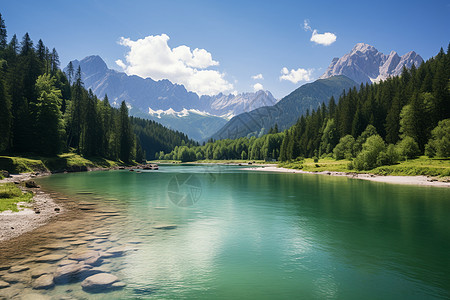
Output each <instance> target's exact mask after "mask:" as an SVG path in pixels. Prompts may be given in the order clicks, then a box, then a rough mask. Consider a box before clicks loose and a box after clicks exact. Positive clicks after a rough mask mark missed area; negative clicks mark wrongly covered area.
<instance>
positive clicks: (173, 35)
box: [0, 0, 450, 98]
mask: <svg viewBox="0 0 450 300" xmlns="http://www.w3.org/2000/svg"><path fill="white" fill-rule="evenodd" d="M0 13H1V14H2V15H3V18H4V19H5V21H6V26H7V31H8V36H9V38H10V37H11V36H12V34H14V33H16V34H17V36H18V38H19V39H21V38H22V36H23V35H24V34H25V32H29V33H30V35H31V38H32V39H33V40H34V41H35V42H37V41H38V40H39V38H41V39H42V40H43V41H44V43H45V44H46V45H47V46H48V47H49V48H53V47H55V48H56V49H57V51H58V53H59V55H60V60H61V63H62V65H63V66H65V65H66V64H67V63H68V62H69V61H70V60H72V59H82V58H83V57H85V56H88V55H93V54H97V55H100V56H101V57H102V58H103V59H104V60H105V61H106V63H107V64H108V66H109V67H110V68H114V69H116V70H123V69H122V68H121V67H119V65H118V64H117V63H116V61H117V60H121V62H122V63H123V66H124V67H125V70H126V71H127V72H128V73H135V74H138V75H141V76H149V75H148V74H152V75H153V77H156V78H155V79H160V78H162V77H164V76H167V77H168V78H169V79H171V80H172V81H178V82H179V83H184V84H185V85H187V86H189V87H190V89H192V90H199V91H200V92H202V91H203V92H204V93H208V91H209V92H211V91H219V90H221V89H223V90H225V89H226V90H227V91H228V92H230V91H237V92H245V91H253V89H254V85H255V84H257V83H259V84H261V85H262V86H263V88H264V89H267V90H270V91H271V92H272V93H273V94H274V96H275V97H277V98H281V97H283V96H285V95H287V94H288V93H290V92H291V91H293V90H294V89H295V88H297V87H299V86H301V85H302V84H304V83H305V82H307V81H310V80H314V79H317V78H318V77H319V76H320V75H321V74H322V73H323V72H324V71H325V69H326V68H327V67H328V65H329V63H330V62H331V60H332V58H333V57H340V56H342V55H344V54H345V53H347V52H349V51H350V50H351V49H352V48H353V46H354V45H355V44H356V43H358V42H364V43H368V44H371V45H373V46H375V48H377V49H378V50H379V51H382V52H383V53H386V54H388V53H390V51H391V50H394V51H396V52H397V53H398V54H399V55H403V54H404V53H406V52H408V51H410V50H414V51H416V52H417V53H419V54H420V55H421V56H422V57H423V58H424V59H428V58H430V57H431V56H433V55H435V54H436V53H437V51H438V50H439V48H440V47H444V49H445V50H446V49H447V45H448V43H449V41H450V1H392V0H391V1H345V2H344V1H282V0H279V1H158V2H155V1H130V0H129V1H113V0H111V1H99V0H97V1H95V0H94V1H93V0H90V1H87V0H86V1H64V0H58V1H56V0H53V1H2V4H1V7H0ZM304 20H308V24H309V26H310V28H311V30H305V29H304ZM313 30H317V31H316V34H319V35H320V34H325V33H329V36H328V37H330V36H331V37H332V36H333V35H334V36H335V37H336V40H335V42H333V43H331V44H330V45H328V46H324V45H321V44H318V43H315V42H312V41H311V40H310V39H311V37H312V34H313ZM122 37H124V38H125V39H128V40H122V42H120V41H121V38H122ZM146 37H149V38H148V39H145V38H146ZM318 37H320V36H318ZM138 40H140V41H139V42H138ZM127 41H128V42H127ZM158 45H159V46H158ZM182 45H185V46H187V47H189V50H186V48H185V47H179V46H182ZM160 46H161V47H162V48H164V47H165V46H168V47H169V48H165V50H167V49H169V51H173V50H174V49H175V48H177V47H179V48H178V50H179V51H173V52H174V53H175V52H176V53H177V54H176V55H175V54H174V53H172V52H170V53H169V54H167V53H162V52H161V53H160V56H158V55H155V53H149V51H150V52H151V51H159V50H158V49H160V48H158V47H160ZM162 48H161V49H162ZM196 48H198V49H204V50H201V51H200V50H199V52H198V53H195V52H194V49H196ZM181 50H183V51H181ZM166 52H167V51H166ZM127 55H128V56H129V61H127V57H126V56H127ZM167 55H169V56H167ZM185 55H188V56H189V58H186V56H185ZM190 55H192V56H190ZM209 55H210V56H209ZM157 57H160V58H159V60H158V61H155V59H156V58H157ZM181 57H183V58H182V59H181ZM151 58H154V59H153V62H150V63H149V64H150V65H145V64H146V63H147V62H146V60H147V59H150V60H151ZM179 59H181V60H182V62H179V61H177V63H174V60H179ZM166 60H167V61H168V65H167V67H166V66H165V65H164V62H165V61H166ZM169 60H170V61H169ZM178 63H179V64H178ZM283 68H286V69H287V70H286V71H287V72H289V74H287V75H292V76H294V75H295V74H291V73H290V71H291V70H296V71H298V70H299V69H300V71H299V72H297V73H296V74H297V75H298V76H299V77H295V76H294V77H295V78H297V79H296V80H298V79H301V80H299V81H297V82H292V81H296V80H291V81H289V80H281V79H280V76H282V75H283V74H282V73H281V71H282V69H283ZM204 71H208V72H204ZM302 72H303V73H302ZM304 72H306V73H304ZM257 74H262V76H263V79H261V78H258V79H252V76H255V75H257ZM189 76H191V77H189ZM208 76H211V77H208ZM291 78H292V77H291ZM208 81H210V82H211V84H210V85H208V84H205V82H208ZM260 87H261V86H257V87H256V88H260Z"/></svg>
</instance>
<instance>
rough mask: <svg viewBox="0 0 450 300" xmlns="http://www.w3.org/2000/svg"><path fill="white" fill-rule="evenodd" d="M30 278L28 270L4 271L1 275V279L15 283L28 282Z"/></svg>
mask: <svg viewBox="0 0 450 300" xmlns="http://www.w3.org/2000/svg"><path fill="white" fill-rule="evenodd" d="M30 279H31V276H30V274H28V272H20V273H6V274H5V275H3V276H2V280H3V281H6V282H8V283H17V282H25V283H26V282H29V281H30Z"/></svg>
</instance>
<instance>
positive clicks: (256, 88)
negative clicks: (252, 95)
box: [253, 83, 264, 92]
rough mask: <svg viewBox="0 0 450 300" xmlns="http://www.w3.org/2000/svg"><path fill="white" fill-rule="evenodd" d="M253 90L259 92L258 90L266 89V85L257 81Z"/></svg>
mask: <svg viewBox="0 0 450 300" xmlns="http://www.w3.org/2000/svg"><path fill="white" fill-rule="evenodd" d="M253 90H254V91H255V92H257V91H260V90H264V87H263V85H262V84H261V83H255V84H254V85H253Z"/></svg>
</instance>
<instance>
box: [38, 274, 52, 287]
mask: <svg viewBox="0 0 450 300" xmlns="http://www.w3.org/2000/svg"><path fill="white" fill-rule="evenodd" d="M54 285H55V283H54V282H53V275H51V274H45V275H42V276H41V277H39V278H37V279H36V280H35V281H34V282H33V289H35V290H40V289H49V288H51V287H53V286H54Z"/></svg>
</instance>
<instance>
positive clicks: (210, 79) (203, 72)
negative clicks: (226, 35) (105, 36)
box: [116, 34, 233, 95]
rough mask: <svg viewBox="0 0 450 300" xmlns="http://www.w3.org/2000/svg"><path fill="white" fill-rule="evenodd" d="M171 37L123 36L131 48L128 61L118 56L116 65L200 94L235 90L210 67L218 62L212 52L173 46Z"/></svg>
mask: <svg viewBox="0 0 450 300" xmlns="http://www.w3.org/2000/svg"><path fill="white" fill-rule="evenodd" d="M169 39H170V37H169V36H168V35H166V34H161V35H155V36H153V35H150V36H147V37H145V38H143V39H138V40H136V41H132V40H131V39H129V38H124V37H122V38H121V39H120V41H119V44H120V45H122V46H125V47H128V48H129V51H128V53H127V54H126V56H125V60H126V61H125V62H124V61H122V60H120V59H119V60H116V64H117V65H118V66H119V67H121V68H122V69H123V70H124V71H125V72H126V73H127V74H128V75H137V76H140V77H143V78H147V77H150V78H152V79H154V80H161V79H168V80H170V81H172V82H174V83H178V84H183V85H184V86H185V87H186V89H187V90H189V91H193V92H196V93H198V94H199V95H214V94H218V93H220V92H228V91H231V90H232V89H233V84H231V83H230V82H228V81H227V80H226V79H225V78H224V77H225V74H224V73H221V72H219V71H217V70H212V69H208V68H210V67H212V66H218V65H219V62H218V61H215V60H213V58H212V55H211V53H209V52H208V51H206V50H205V49H198V48H196V49H194V50H191V48H190V47H188V46H185V45H181V46H178V47H175V48H170V46H169V45H168V41H169Z"/></svg>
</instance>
